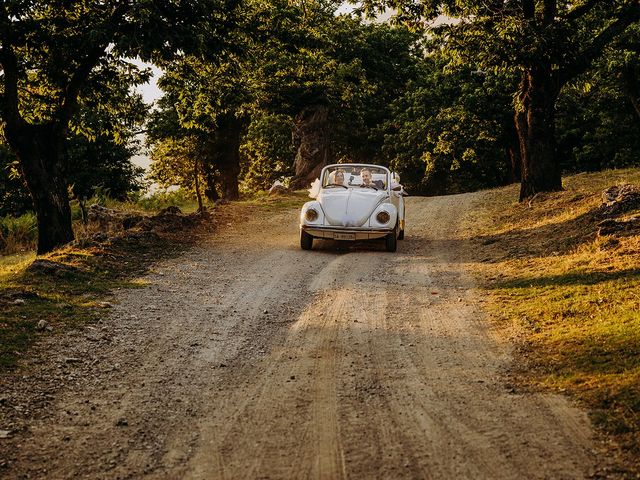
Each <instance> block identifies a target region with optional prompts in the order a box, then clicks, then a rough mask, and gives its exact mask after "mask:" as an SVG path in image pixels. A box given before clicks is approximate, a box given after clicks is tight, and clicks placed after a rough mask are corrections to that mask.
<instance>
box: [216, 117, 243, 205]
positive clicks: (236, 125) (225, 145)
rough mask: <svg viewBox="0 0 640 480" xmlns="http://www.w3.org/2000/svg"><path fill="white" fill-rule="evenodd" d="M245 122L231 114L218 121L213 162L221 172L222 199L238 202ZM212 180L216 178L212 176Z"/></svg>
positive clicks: (219, 178) (219, 176)
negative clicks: (242, 137)
mask: <svg viewBox="0 0 640 480" xmlns="http://www.w3.org/2000/svg"><path fill="white" fill-rule="evenodd" d="M243 126H244V122H243V121H242V119H239V118H236V116H235V115H234V114H229V115H226V116H224V117H223V118H220V119H219V120H218V128H217V130H216V131H215V133H214V134H213V135H212V137H211V143H210V146H209V147H210V148H211V162H212V165H213V166H215V167H217V169H218V171H219V175H218V180H219V182H220V193H221V197H222V198H223V199H225V200H237V199H238V198H239V197H240V192H239V190H238V175H240V138H241V134H242V129H243ZM212 178H215V177H213V176H212Z"/></svg>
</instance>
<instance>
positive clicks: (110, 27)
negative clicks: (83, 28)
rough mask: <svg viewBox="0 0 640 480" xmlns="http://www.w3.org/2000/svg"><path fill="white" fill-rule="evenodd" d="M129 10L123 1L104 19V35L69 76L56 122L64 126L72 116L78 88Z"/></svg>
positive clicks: (76, 104)
mask: <svg viewBox="0 0 640 480" xmlns="http://www.w3.org/2000/svg"><path fill="white" fill-rule="evenodd" d="M130 8H131V4H130V2H129V1H124V2H122V3H120V4H118V5H117V6H116V8H115V9H114V10H113V12H112V13H111V15H110V16H109V17H108V18H106V19H105V20H104V22H103V23H102V25H101V26H100V28H102V29H104V35H102V38H101V40H99V41H97V42H96V43H95V44H94V45H92V46H91V47H90V48H89V51H88V53H87V54H86V55H85V57H84V58H83V59H82V61H81V62H80V64H79V65H78V67H77V68H76V69H75V71H74V72H73V75H71V78H70V79H69V82H68V83H67V86H66V88H65V90H64V95H63V97H62V103H61V106H60V111H59V113H58V120H59V121H60V122H61V123H62V124H63V125H66V123H67V122H68V121H69V120H70V119H71V117H72V116H73V114H74V112H75V109H76V107H77V106H78V95H79V94H80V88H81V87H82V85H83V84H84V82H85V81H86V80H87V78H88V77H89V75H90V74H91V71H92V70H93V68H94V67H95V66H96V64H97V63H98V61H99V60H100V58H101V57H102V55H104V52H105V50H106V48H107V47H108V46H109V43H110V42H111V40H112V38H111V37H112V35H113V33H115V32H116V31H117V28H118V26H119V25H120V22H121V20H122V19H123V18H124V16H125V14H126V13H127V11H128V10H129V9H130Z"/></svg>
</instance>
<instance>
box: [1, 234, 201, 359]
mask: <svg viewBox="0 0 640 480" xmlns="http://www.w3.org/2000/svg"><path fill="white" fill-rule="evenodd" d="M146 233H148V232H146ZM195 235H196V232H195V227H194V231H193V232H184V231H182V232H180V234H179V238H174V236H173V235H172V234H164V235H162V236H158V235H154V234H146V235H125V236H123V237H117V238H115V239H112V240H110V241H109V242H107V243H103V244H99V245H98V246H92V247H89V248H76V247H66V248H63V249H60V250H57V251H55V252H54V253H51V254H49V255H46V256H41V257H38V258H37V259H36V261H35V262H34V258H35V255H33V254H22V255H14V256H11V257H0V258H2V259H3V261H2V262H0V312H1V313H0V372H3V371H7V370H11V369H14V368H15V367H16V366H17V364H18V363H19V359H20V357H21V356H23V355H25V353H26V352H27V349H28V347H29V346H30V345H31V344H32V343H33V342H34V341H35V340H37V339H38V338H39V337H41V336H44V335H56V334H58V333H60V332H63V331H65V330H66V329H68V328H73V327H76V326H79V325H82V324H85V323H87V322H93V321H96V320H97V319H98V318H100V316H101V315H102V314H103V313H104V311H105V308H108V307H109V306H110V304H109V303H108V302H105V299H108V296H109V295H110V292H112V291H114V290H115V289H118V288H135V287H138V286H140V281H139V280H137V278H138V277H139V276H140V275H142V274H144V273H145V272H146V271H147V270H148V268H149V267H150V266H151V265H152V264H153V262H155V261H157V260H158V259H160V258H163V257H164V258H166V257H169V256H171V255H175V254H178V253H179V252H181V251H183V250H184V249H185V248H186V247H188V246H189V244H190V242H189V238H190V237H191V236H194V238H195ZM185 240H186V241H185Z"/></svg>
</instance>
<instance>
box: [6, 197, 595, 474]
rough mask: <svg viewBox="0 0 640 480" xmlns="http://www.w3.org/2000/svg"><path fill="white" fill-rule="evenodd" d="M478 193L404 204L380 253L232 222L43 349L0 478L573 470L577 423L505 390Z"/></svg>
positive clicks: (581, 448) (582, 457)
mask: <svg viewBox="0 0 640 480" xmlns="http://www.w3.org/2000/svg"><path fill="white" fill-rule="evenodd" d="M479 195H481V194H475V195H460V196H452V197H441V198H432V199H425V198H409V199H408V202H407V218H408V226H407V238H406V240H404V241H403V242H401V243H400V245H399V249H398V252H397V253H396V254H390V253H387V252H384V251H383V247H382V245H362V246H355V247H352V248H349V247H348V246H347V247H341V246H339V245H338V247H339V248H336V245H335V244H334V243H332V242H326V243H321V242H318V243H317V244H316V245H315V246H314V250H313V251H311V252H306V251H301V250H300V249H299V247H298V237H297V224H296V222H297V219H296V212H295V211H290V212H287V213H279V214H276V215H275V216H272V217H271V218H269V219H268V222H265V221H261V220H258V219H256V218H255V217H254V216H252V215H251V214H250V212H244V218H242V221H238V222H235V223H234V224H233V225H231V226H228V225H225V226H222V227H221V228H220V229H218V231H217V232H216V234H215V235H214V236H213V238H212V239H211V240H210V242H207V243H206V244H203V245H201V246H200V247H198V248H195V249H193V250H191V251H189V252H188V253H187V254H185V255H183V256H181V257H180V258H176V259H172V260H168V261H164V262H162V263H159V264H158V265H157V267H156V268H155V271H154V273H152V274H151V275H149V276H148V277H147V278H146V281H147V282H148V284H147V286H145V287H144V288H141V289H134V290H126V291H120V292H118V293H117V295H116V297H115V299H114V302H115V303H116V306H115V308H114V310H113V313H112V315H111V316H110V318H109V319H108V320H106V321H104V322H103V323H101V324H99V325H93V326H91V327H89V328H88V329H86V330H83V331H81V332H77V333H75V334H73V335H68V336H67V337H65V338H64V339H63V341H62V342H61V343H59V344H56V345H54V344H53V343H52V342H51V344H49V345H43V346H41V347H40V355H41V358H45V357H46V358H48V359H49V360H46V361H44V360H42V361H40V362H39V361H37V360H36V361H34V362H33V363H32V364H31V365H30V366H29V367H28V368H27V370H26V373H25V378H24V379H23V381H24V385H26V387H24V386H17V385H12V386H11V388H10V390H11V393H10V394H9V397H7V400H6V401H5V405H3V408H10V407H9V406H8V405H9V404H11V403H12V399H14V398H17V397H16V396H17V395H18V394H19V390H20V388H23V389H25V388H29V389H31V390H32V391H33V392H34V395H36V396H37V398H36V400H35V401H34V402H32V404H29V405H26V406H25V405H23V406H22V407H21V408H22V410H21V412H22V413H21V414H22V415H23V416H24V417H29V421H28V423H27V424H26V426H27V427H28V429H27V431H26V432H24V433H19V434H16V435H13V436H11V437H10V438H8V439H3V440H0V449H1V450H0V453H2V454H3V455H4V456H5V460H4V462H5V466H4V467H3V468H2V469H0V476H2V475H4V476H6V477H7V478H27V477H30V478H52V479H58V478H69V479H71V478H73V479H77V478H91V479H96V478H153V479H155V478H158V479H177V478H188V479H215V478H220V479H237V478H273V479H292V478H322V479H333V478H367V479H369V478H381V479H396V478H416V479H453V478H456V479H459V478H473V479H483V478H486V479H511V478H513V479H519V478H554V479H561V478H585V477H587V476H589V475H590V474H592V472H593V469H594V468H595V459H594V458H593V453H592V449H593V445H592V444H591V442H592V440H591V438H590V435H591V433H590V427H589V424H588V421H587V419H586V416H585V415H584V414H583V413H581V412H579V411H577V410H575V409H573V408H572V407H570V406H569V404H568V403H567V402H566V401H565V400H564V399H563V398H560V397H556V396H543V395H538V394H527V393H519V392H518V391H516V390H514V389H513V388H512V387H510V386H509V385H508V384H506V383H505V377H504V375H503V373H504V371H505V369H506V368H508V366H509V362H510V353H509V348H508V345H505V343H504V342H502V341H499V339H497V338H495V336H494V335H492V333H491V330H490V329H489V327H488V321H487V318H486V317H485V316H484V314H483V313H482V309H481V303H480V299H479V298H478V293H477V292H476V290H475V289H474V281H473V280H472V278H471V277H470V275H469V274H468V273H467V265H466V263H465V262H466V260H465V259H466V258H467V254H468V251H467V249H468V243H467V242H466V241H465V240H464V238H463V234H462V230H461V229H462V227H461V225H460V221H461V218H462V217H463V216H464V213H465V212H466V211H468V209H469V208H470V206H471V205H472V204H473V203H474V202H475V201H477V200H478V198H479ZM233 208H236V207H233ZM240 214H242V212H239V215H240ZM58 340H59V339H58ZM43 385H44V386H45V387H43ZM47 389H48V390H47ZM23 394H24V392H23ZM38 395H39V396H38ZM40 397H42V398H40ZM18 407H20V405H18ZM13 408H15V405H14V406H13ZM25 410H26V412H25ZM0 428H2V426H1V425H0Z"/></svg>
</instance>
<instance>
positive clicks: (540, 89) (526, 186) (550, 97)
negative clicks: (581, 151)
mask: <svg viewBox="0 0 640 480" xmlns="http://www.w3.org/2000/svg"><path fill="white" fill-rule="evenodd" d="M558 93H559V89H558V87H557V86H556V85H554V79H553V76H552V73H551V67H550V66H543V67H536V68H531V69H528V70H526V71H524V72H523V74H522V79H521V81H520V86H519V91H518V97H517V102H518V104H517V105H516V106H515V107H516V114H515V125H516V130H517V132H518V140H519V143H520V161H521V167H522V168H521V184H520V200H521V201H522V200H524V199H526V198H530V197H532V196H534V195H535V194H536V193H538V192H551V191H558V190H562V178H561V176H560V166H559V165H558V159H557V155H556V138H555V103H556V99H557V97H558Z"/></svg>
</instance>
